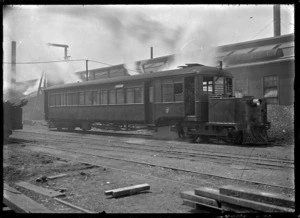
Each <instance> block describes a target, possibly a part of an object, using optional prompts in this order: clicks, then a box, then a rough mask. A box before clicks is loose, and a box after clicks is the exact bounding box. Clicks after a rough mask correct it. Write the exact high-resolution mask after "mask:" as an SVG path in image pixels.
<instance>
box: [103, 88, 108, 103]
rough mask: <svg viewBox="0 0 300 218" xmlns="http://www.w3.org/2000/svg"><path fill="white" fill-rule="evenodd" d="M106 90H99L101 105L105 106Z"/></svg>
mask: <svg viewBox="0 0 300 218" xmlns="http://www.w3.org/2000/svg"><path fill="white" fill-rule="evenodd" d="M107 97H108V96H107V90H101V104H107Z"/></svg>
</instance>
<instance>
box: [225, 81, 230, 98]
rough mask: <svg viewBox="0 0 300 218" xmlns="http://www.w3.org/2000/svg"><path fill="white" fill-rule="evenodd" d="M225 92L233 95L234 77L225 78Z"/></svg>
mask: <svg viewBox="0 0 300 218" xmlns="http://www.w3.org/2000/svg"><path fill="white" fill-rule="evenodd" d="M225 94H227V95H231V96H232V79H231V78H226V79H225Z"/></svg>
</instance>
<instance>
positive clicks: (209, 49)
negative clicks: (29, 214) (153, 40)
mask: <svg viewBox="0 0 300 218" xmlns="http://www.w3.org/2000/svg"><path fill="white" fill-rule="evenodd" d="M212 26H215V23H214V22H212V21H209V19H208V20H207V21H205V22H204V21H202V22H201V21H199V22H194V23H191V24H190V25H189V26H188V27H186V28H185V31H184V32H183V34H182V36H181V38H179V40H178V41H177V43H176V48H175V50H176V53H175V58H174V60H173V61H172V62H171V63H169V64H168V65H167V66H166V68H165V70H167V69H174V68H177V67H178V66H183V65H185V64H187V63H199V64H203V65H207V66H215V65H216V62H215V57H216V52H217V50H216V45H217V42H218V41H219V39H218V37H220V36H219V35H218V32H217V31H211V27H212Z"/></svg>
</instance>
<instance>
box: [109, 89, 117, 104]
mask: <svg viewBox="0 0 300 218" xmlns="http://www.w3.org/2000/svg"><path fill="white" fill-rule="evenodd" d="M109 104H116V90H115V89H111V90H109Z"/></svg>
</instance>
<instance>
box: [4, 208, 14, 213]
mask: <svg viewBox="0 0 300 218" xmlns="http://www.w3.org/2000/svg"><path fill="white" fill-rule="evenodd" d="M2 211H3V212H10V211H13V210H12V209H10V208H9V207H3V208H2Z"/></svg>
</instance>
